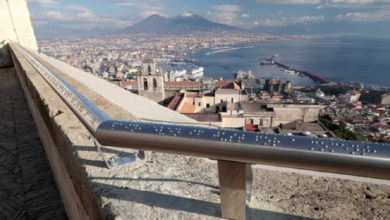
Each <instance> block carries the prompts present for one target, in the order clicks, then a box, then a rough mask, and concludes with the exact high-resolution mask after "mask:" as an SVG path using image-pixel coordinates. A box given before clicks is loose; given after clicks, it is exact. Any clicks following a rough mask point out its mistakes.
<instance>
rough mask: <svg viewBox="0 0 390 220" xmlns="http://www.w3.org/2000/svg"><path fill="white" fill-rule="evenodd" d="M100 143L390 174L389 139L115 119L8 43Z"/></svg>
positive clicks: (336, 170) (384, 176)
mask: <svg viewBox="0 0 390 220" xmlns="http://www.w3.org/2000/svg"><path fill="white" fill-rule="evenodd" d="M11 47H15V48H16V49H17V50H18V51H19V52H20V53H21V54H22V55H23V56H24V57H25V58H26V60H27V61H28V62H29V63H30V64H31V65H32V66H34V67H35V68H36V69H37V71H38V72H39V73H40V74H41V76H42V77H43V78H44V79H45V80H46V81H47V82H48V84H49V85H50V86H51V87H52V88H53V89H54V91H56V93H57V94H58V95H59V96H60V97H61V98H62V99H63V100H64V102H65V103H66V104H67V105H68V107H69V108H70V109H71V110H72V111H73V112H74V113H75V115H76V116H77V117H78V118H79V120H80V121H81V122H82V123H83V124H84V126H85V127H86V128H87V129H88V130H89V132H90V133H91V134H92V135H93V136H94V137H95V138H96V140H98V142H99V143H100V144H102V145H109V146H117V147H125V148H134V149H141V150H152V151H160V152H169V153H175V154H184V155H192V156H200V157H207V158H212V159H217V160H227V161H235V162H242V163H258V164H270V165H276V166H283V167H293V168H300V169H308V170H317V171H326V172H332V173H341V174H351V175H357V176H365V177H375V178H382V179H390V145H389V144H378V143H366V142H355V141H344V140H335V139H324V138H311V137H301V136H286V135H279V134H264V133H255V132H244V131H236V130H223V129H215V128H207V127H200V126H185V125H173V124H164V123H150V122H137V121H123V120H113V119H111V118H110V117H109V116H107V115H106V114H104V113H103V112H102V111H101V110H100V109H98V108H97V107H96V106H95V105H93V104H92V103H91V102H90V101H88V100H87V99H86V98H85V97H84V96H82V95H81V94H80V93H79V92H77V91H76V90H75V89H74V88H72V86H70V85H69V84H68V83H67V82H65V81H64V80H63V79H61V78H60V77H59V76H58V75H57V74H55V73H54V71H52V70H51V69H50V68H49V67H48V66H47V65H45V64H43V63H42V62H40V61H38V60H37V59H36V58H35V57H34V55H33V53H31V52H29V51H28V50H27V49H24V48H22V47H21V46H20V45H18V44H15V43H11Z"/></svg>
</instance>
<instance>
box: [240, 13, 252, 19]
mask: <svg viewBox="0 0 390 220" xmlns="http://www.w3.org/2000/svg"><path fill="white" fill-rule="evenodd" d="M241 17H242V18H249V17H251V15H250V14H245V13H244V14H241Z"/></svg>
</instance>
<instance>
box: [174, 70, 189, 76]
mask: <svg viewBox="0 0 390 220" xmlns="http://www.w3.org/2000/svg"><path fill="white" fill-rule="evenodd" d="M186 74H187V70H176V71H175V72H174V77H181V76H185V75H186Z"/></svg>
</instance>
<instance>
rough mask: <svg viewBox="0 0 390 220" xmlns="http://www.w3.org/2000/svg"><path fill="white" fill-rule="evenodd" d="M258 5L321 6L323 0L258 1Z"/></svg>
mask: <svg viewBox="0 0 390 220" xmlns="http://www.w3.org/2000/svg"><path fill="white" fill-rule="evenodd" d="M256 2H258V3H270V4H284V5H298V4H299V5H302V4H311V5H313V4H314V5H315V4H319V3H321V0H256Z"/></svg>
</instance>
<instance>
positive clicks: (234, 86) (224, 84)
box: [214, 80, 241, 90]
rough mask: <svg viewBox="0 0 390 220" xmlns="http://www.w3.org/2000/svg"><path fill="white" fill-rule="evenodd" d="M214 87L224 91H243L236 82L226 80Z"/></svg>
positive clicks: (216, 83) (215, 84)
mask: <svg viewBox="0 0 390 220" xmlns="http://www.w3.org/2000/svg"><path fill="white" fill-rule="evenodd" d="M214 86H215V87H219V88H222V89H236V90H240V89H241V88H240V86H239V85H238V84H237V83H236V82H234V81H226V80H221V81H218V82H215V83H214Z"/></svg>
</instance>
